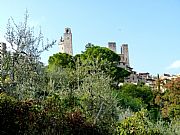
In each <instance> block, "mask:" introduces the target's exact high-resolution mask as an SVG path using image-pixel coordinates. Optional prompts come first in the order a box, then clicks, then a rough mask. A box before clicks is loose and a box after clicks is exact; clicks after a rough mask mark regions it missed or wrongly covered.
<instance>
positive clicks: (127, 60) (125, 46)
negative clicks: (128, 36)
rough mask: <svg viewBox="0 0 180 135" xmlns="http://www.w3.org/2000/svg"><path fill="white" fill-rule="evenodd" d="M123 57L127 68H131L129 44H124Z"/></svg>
mask: <svg viewBox="0 0 180 135" xmlns="http://www.w3.org/2000/svg"><path fill="white" fill-rule="evenodd" d="M121 55H122V56H123V58H122V62H124V63H125V64H126V65H127V66H130V65H129V51H128V44H122V46H121Z"/></svg>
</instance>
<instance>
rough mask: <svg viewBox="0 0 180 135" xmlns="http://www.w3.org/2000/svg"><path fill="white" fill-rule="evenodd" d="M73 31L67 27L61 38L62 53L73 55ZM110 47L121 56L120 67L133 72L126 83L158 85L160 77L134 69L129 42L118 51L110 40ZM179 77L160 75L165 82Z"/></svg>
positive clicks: (125, 80) (114, 43)
mask: <svg viewBox="0 0 180 135" xmlns="http://www.w3.org/2000/svg"><path fill="white" fill-rule="evenodd" d="M72 44H73V43H72V32H71V28H65V31H64V35H63V37H61V38H60V40H59V47H60V52H61V53H67V54H69V55H73V45H72ZM108 48H109V49H110V50H112V51H113V52H115V53H117V54H118V55H119V57H120V61H119V65H118V66H119V67H121V68H124V69H126V70H127V71H128V72H130V73H131V74H130V75H129V76H128V77H126V78H125V79H124V82H125V83H133V84H138V83H144V84H146V85H147V86H150V87H151V88H155V87H156V81H157V79H158V76H153V75H151V74H150V73H149V72H140V73H137V71H135V70H133V67H131V66H130V59H129V49H128V44H122V45H121V52H120V53H118V52H116V50H117V49H116V42H108ZM177 77H179V75H170V74H167V73H164V74H163V75H160V77H159V79H160V80H163V81H164V82H167V81H168V80H172V79H174V78H177ZM161 89H162V91H164V89H163V88H161Z"/></svg>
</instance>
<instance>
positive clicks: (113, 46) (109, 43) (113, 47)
mask: <svg viewBox="0 0 180 135" xmlns="http://www.w3.org/2000/svg"><path fill="white" fill-rule="evenodd" d="M108 48H109V49H110V50H112V51H114V52H115V53H116V42H108Z"/></svg>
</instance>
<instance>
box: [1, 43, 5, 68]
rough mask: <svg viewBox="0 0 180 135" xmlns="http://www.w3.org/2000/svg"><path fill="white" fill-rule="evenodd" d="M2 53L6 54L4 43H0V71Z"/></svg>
mask: <svg viewBox="0 0 180 135" xmlns="http://www.w3.org/2000/svg"><path fill="white" fill-rule="evenodd" d="M4 53H6V43H4V42H0V71H1V67H2V59H3V56H4Z"/></svg>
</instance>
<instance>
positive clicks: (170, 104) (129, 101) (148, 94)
mask: <svg viewBox="0 0 180 135" xmlns="http://www.w3.org/2000/svg"><path fill="white" fill-rule="evenodd" d="M27 20H28V16H27V14H26V16H25V21H24V23H20V24H19V25H15V27H13V26H12V25H13V24H14V20H13V24H11V23H9V25H8V29H7V35H6V38H7V41H8V42H9V43H10V44H11V45H12V46H17V47H15V48H14V50H15V52H14V53H13V54H11V53H7V54H5V55H4V58H3V62H2V70H1V74H2V75H1V78H0V79H1V80H0V82H1V83H0V86H1V89H0V134H2V135H7V134H26V135H27V134H31V135H32V134H33V135H37V134H42V135H58V134H70V135H72V134H74V135H77V134H78V135H80V134H81V135H86V134H89V135H92V134H94V135H101V134H102V135H106V134H121V135H127V134H133V135H146V134H147V135H151V134H167V135H168V134H169V135H171V134H180V128H179V126H180V122H179V120H180V117H179V116H180V113H179V110H180V103H179V96H180V93H179V90H180V85H179V82H180V81H179V80H180V79H175V80H172V81H170V82H169V83H167V85H165V86H164V87H166V88H167V89H166V91H165V92H164V93H162V92H160V91H159V89H157V90H152V89H151V88H149V87H148V86H145V85H142V84H138V85H135V84H123V86H120V87H119V86H118V84H119V82H123V79H124V77H126V76H128V75H129V73H128V72H127V71H126V70H124V69H122V68H119V67H117V65H118V62H119V60H120V57H119V56H118V55H117V54H116V53H114V52H112V51H111V50H109V49H107V48H104V47H99V46H95V45H92V44H88V45H87V46H86V50H85V51H84V52H82V54H79V55H76V56H70V55H68V54H64V53H57V54H54V55H53V56H50V57H49V64H48V66H44V65H43V64H42V63H41V62H39V60H40V59H39V58H40V53H41V52H43V51H44V50H47V49H48V48H49V47H50V46H51V45H53V44H54V42H52V43H51V44H49V43H48V44H47V45H46V46H45V47H43V48H42V49H41V50H39V47H38V45H40V42H42V38H43V37H42V34H41V32H40V34H39V36H38V37H35V35H33V29H32V28H29V27H28V23H27ZM16 26H17V27H16ZM16 30H17V31H16ZM114 84H115V86H116V87H114Z"/></svg>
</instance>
